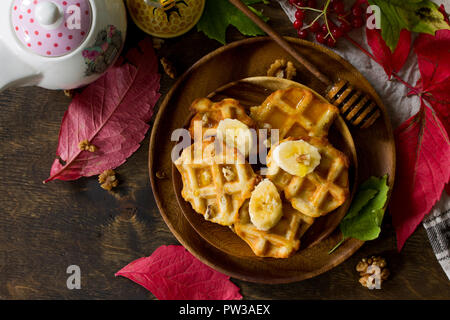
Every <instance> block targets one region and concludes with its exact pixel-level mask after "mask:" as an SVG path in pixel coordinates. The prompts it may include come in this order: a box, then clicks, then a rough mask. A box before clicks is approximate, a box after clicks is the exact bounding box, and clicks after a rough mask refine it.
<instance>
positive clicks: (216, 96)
mask: <svg viewBox="0 0 450 320" xmlns="http://www.w3.org/2000/svg"><path fill="white" fill-rule="evenodd" d="M289 87H305V86H303V85H301V84H299V83H297V82H294V81H289V80H285V79H279V78H273V77H252V78H247V79H242V80H239V81H235V82H232V83H230V84H227V85H225V86H223V87H222V88H219V89H217V90H215V91H214V92H213V93H211V94H209V95H208V98H210V99H211V100H213V101H220V100H222V99H225V98H234V99H237V100H238V101H240V102H241V104H242V105H243V106H244V107H245V108H247V109H248V108H250V107H252V106H256V105H260V104H261V103H262V102H263V101H264V100H265V99H266V97H267V96H268V95H270V94H271V93H272V92H274V91H276V90H278V89H287V88H289ZM308 89H309V88H308ZM314 93H315V94H316V96H317V97H318V98H319V99H322V100H324V101H326V100H325V98H323V97H322V96H320V95H319V94H318V93H316V92H314ZM190 118H191V117H189V118H188V119H187V120H189V119H190ZM186 127H187V126H186ZM329 139H330V142H331V143H332V144H333V146H335V147H336V148H338V149H339V150H341V151H342V152H344V153H345V154H346V155H347V156H348V158H349V159H350V172H349V181H350V192H351V197H350V198H349V199H348V200H347V201H346V202H345V203H344V204H343V205H342V206H340V207H339V208H338V209H336V210H335V211H333V212H331V213H329V214H328V215H326V216H324V217H322V218H319V219H317V220H316V221H315V222H314V224H313V226H312V227H311V228H310V229H309V230H308V232H307V233H306V234H305V235H304V236H303V237H302V240H301V248H300V250H302V249H305V248H309V247H311V246H313V245H316V244H317V243H319V242H320V241H321V240H323V239H325V238H326V237H328V236H329V235H330V233H331V232H333V230H334V229H335V228H336V227H337V226H338V225H339V223H340V221H341V220H342V218H343V217H344V215H345V213H346V212H347V210H348V207H349V206H350V203H351V200H352V196H353V191H354V190H355V188H354V186H355V185H356V174H355V173H356V172H357V170H356V168H357V157H356V149H355V145H354V142H353V138H352V136H351V134H350V131H349V129H348V127H347V125H346V124H345V122H344V120H343V119H342V118H341V117H340V116H339V117H338V118H337V119H336V121H335V123H334V124H333V126H332V127H331V129H330V133H329ZM172 177H173V185H174V191H175V195H176V197H177V200H178V203H179V205H180V208H181V210H182V211H183V213H184V215H185V217H186V219H187V220H188V221H189V223H190V224H191V225H192V227H193V228H194V229H195V231H197V233H198V234H199V235H200V236H201V237H202V238H203V239H205V240H206V241H208V242H209V243H210V244H211V245H213V246H215V247H216V248H217V249H220V250H222V251H224V252H226V253H227V254H230V255H233V256H237V257H247V258H249V259H259V258H258V257H257V256H256V255H255V254H254V253H253V251H252V250H251V249H250V247H249V246H248V245H247V243H245V241H243V240H242V239H241V238H239V237H238V236H237V235H236V234H235V233H234V232H232V231H231V230H230V229H229V228H227V227H224V226H220V225H218V224H215V223H212V222H209V221H206V220H205V219H204V218H203V216H202V215H200V214H198V213H197V212H195V211H194V210H193V209H192V206H191V205H190V204H189V203H188V202H186V201H185V200H184V199H183V197H182V196H181V190H182V188H183V183H182V179H181V175H180V173H179V172H178V170H177V169H176V167H175V165H173V166H172ZM296 254H299V252H297V253H296Z"/></svg>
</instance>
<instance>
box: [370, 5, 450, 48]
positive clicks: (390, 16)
mask: <svg viewBox="0 0 450 320" xmlns="http://www.w3.org/2000/svg"><path fill="white" fill-rule="evenodd" d="M368 1H369V4H371V5H377V6H378V7H379V8H380V10H381V36H382V37H383V39H384V41H386V44H387V46H388V47H389V48H390V49H391V51H392V52H393V51H394V50H395V48H396V47H397V43H398V40H399V38H400V31H401V30H402V29H407V30H409V31H412V32H417V33H428V34H431V35H434V34H435V32H436V31H437V30H440V29H450V27H449V25H448V24H447V23H446V22H445V20H444V15H443V14H442V13H440V12H439V10H438V9H439V7H438V5H437V4H435V3H433V2H432V1H430V0H368Z"/></svg>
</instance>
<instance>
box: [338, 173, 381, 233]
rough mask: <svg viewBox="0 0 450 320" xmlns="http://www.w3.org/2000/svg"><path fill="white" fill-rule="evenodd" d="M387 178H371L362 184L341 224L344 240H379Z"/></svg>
mask: <svg viewBox="0 0 450 320" xmlns="http://www.w3.org/2000/svg"><path fill="white" fill-rule="evenodd" d="M386 182H387V176H384V177H382V178H376V177H371V178H369V179H368V180H367V181H366V182H364V183H363V184H361V186H360V187H359V190H358V193H357V194H356V196H355V199H354V200H353V203H352V205H351V207H350V209H349V211H348V213H347V215H346V216H345V217H344V219H343V220H342V222H341V224H340V228H341V231H342V234H343V236H344V238H356V239H359V240H363V241H367V240H373V239H376V238H378V235H379V234H380V231H381V229H380V226H381V222H382V221H383V215H384V205H385V204H386V200H387V193H388V191H389V187H388V186H387V184H386Z"/></svg>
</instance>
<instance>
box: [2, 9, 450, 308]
mask: <svg viewBox="0 0 450 320" xmlns="http://www.w3.org/2000/svg"><path fill="white" fill-rule="evenodd" d="M263 8H265V14H266V15H268V16H269V17H270V18H271V24H272V25H273V26H274V27H275V28H276V29H277V30H278V31H279V32H281V33H282V34H285V35H295V31H294V29H293V28H292V27H291V24H290V23H289V21H288V20H287V18H286V17H285V15H284V13H283V12H282V11H281V9H280V8H279V6H278V4H277V3H276V2H274V1H272V4H270V5H268V6H263ZM129 35H130V37H129V39H128V43H127V46H133V45H134V44H136V43H137V41H138V40H139V39H141V38H143V37H144V36H145V35H144V34H142V33H141V32H139V31H138V30H137V29H136V28H135V27H134V26H130V32H129ZM241 38H243V36H242V35H240V34H239V33H238V32H237V31H236V30H231V29H230V32H229V33H228V40H229V41H233V40H238V39H241ZM219 46H220V44H219V43H217V42H215V41H213V40H209V39H207V38H206V37H205V36H204V35H203V34H200V33H197V32H196V31H195V30H193V31H191V32H189V33H188V34H186V35H184V36H182V37H180V38H177V39H173V40H169V41H166V42H165V44H164V46H163V48H162V49H161V50H160V51H159V52H158V54H159V55H161V56H166V57H168V58H169V60H171V61H173V62H174V63H175V64H176V67H177V69H178V71H179V72H182V71H184V70H186V69H187V68H188V67H189V66H191V65H192V64H193V63H194V62H195V61H196V60H198V59H199V58H200V57H202V56H203V55H205V54H206V53H208V52H210V51H212V50H214V49H215V48H217V47H219ZM173 82H174V81H173V80H171V79H169V78H168V77H167V76H164V77H163V79H162V83H161V85H162V89H161V91H162V94H165V93H167V92H168V90H169V89H170V87H171V85H172V84H173ZM69 103H70V99H69V98H67V97H66V96H65V95H64V93H63V92H62V91H48V90H44V89H40V88H27V89H25V88H21V89H13V90H8V91H6V92H4V93H2V94H0V108H1V109H0V110H1V116H0V183H1V192H0V207H1V208H2V209H1V214H0V298H1V299H154V297H153V295H152V294H151V293H149V292H148V291H147V290H145V289H144V288H142V287H140V286H138V285H136V284H134V283H132V282H131V281H129V280H127V279H125V278H115V277H114V273H115V272H116V271H118V270H119V269H120V268H122V267H123V266H125V265H126V264H128V263H129V262H131V261H132V260H134V259H137V258H140V257H143V256H149V255H150V254H151V253H152V252H153V251H154V250H155V249H156V248H157V247H159V246H161V245H167V244H177V241H176V239H175V238H174V236H173V235H172V234H171V233H170V231H169V229H168V228H167V226H166V225H165V224H164V222H163V220H162V218H161V216H160V215H159V212H158V209H157V207H156V204H155V201H154V198H153V195H152V191H151V188H150V182H149V178H148V169H147V168H148V167H147V155H148V143H149V139H148V136H149V135H147V138H146V139H145V140H144V141H143V143H142V147H141V148H140V149H139V150H138V151H137V152H136V153H135V154H134V155H133V156H132V157H131V158H130V159H129V160H128V161H127V162H126V164H124V165H123V166H121V167H120V168H118V170H117V172H118V176H119V179H120V181H121V184H120V187H119V188H118V189H117V192H116V193H108V192H106V191H104V190H103V189H101V188H100V186H99V184H98V182H97V179H96V178H95V177H93V178H83V179H80V180H78V181H75V182H61V181H56V182H51V183H49V184H47V185H44V184H42V181H43V180H44V179H45V178H47V177H48V174H49V171H50V166H51V164H52V162H53V159H54V157H55V150H56V147H57V142H58V132H59V127H60V123H61V119H62V116H63V114H64V111H65V110H66V108H67V106H68V104H69ZM373 254H381V255H383V256H384V257H386V258H387V260H388V263H389V268H390V270H391V273H392V276H391V278H390V280H389V281H387V282H385V283H384V284H383V289H382V290H373V291H370V290H368V289H366V288H363V287H362V286H361V285H360V284H359V283H358V275H357V273H356V271H355V265H356V264H357V262H358V261H359V260H360V259H361V258H363V257H366V256H368V255H373ZM69 265H78V266H80V268H81V286H82V287H81V289H80V290H68V289H67V287H66V280H67V277H68V276H69V275H68V274H67V273H66V269H67V267H68V266H69ZM233 282H234V283H236V284H237V285H238V286H239V287H240V288H241V292H242V294H243V296H244V298H245V299H449V298H450V285H449V281H448V279H447V278H446V276H445V274H444V272H443V271H442V269H441V267H440V266H439V264H438V262H437V260H436V258H435V256H434V255H433V251H432V250H431V246H430V243H429V241H428V238H427V236H426V233H425V230H424V229H423V227H421V226H419V228H418V230H417V231H416V232H415V233H414V235H413V236H412V237H411V238H410V239H409V240H408V242H407V243H406V246H405V248H404V249H403V251H402V252H401V253H397V251H396V244H395V233H394V231H393V228H392V225H391V222H390V216H389V215H387V216H386V218H385V222H384V225H383V232H382V234H381V236H380V238H379V239H378V240H375V241H371V242H368V243H366V244H365V245H364V246H363V247H362V248H361V249H360V250H359V251H358V252H357V253H356V254H355V255H354V256H353V257H351V258H350V259H348V260H347V261H345V262H344V263H342V264H341V265H340V266H338V267H336V268H335V269H333V270H331V271H329V272H327V273H325V274H323V275H321V276H319V277H316V278H314V279H310V280H306V281H303V282H299V283H292V284H285V285H270V286H268V285H259V284H253V283H246V282H243V281H238V280H233Z"/></svg>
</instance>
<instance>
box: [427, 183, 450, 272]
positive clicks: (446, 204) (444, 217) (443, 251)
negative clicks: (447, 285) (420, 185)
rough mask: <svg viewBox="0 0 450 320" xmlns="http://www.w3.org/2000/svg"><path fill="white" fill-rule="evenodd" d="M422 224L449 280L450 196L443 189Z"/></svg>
mask: <svg viewBox="0 0 450 320" xmlns="http://www.w3.org/2000/svg"><path fill="white" fill-rule="evenodd" d="M422 224H423V226H424V227H425V230H426V231H427V234H428V238H429V239H430V243H431V247H432V248H433V251H434V254H435V255H436V258H437V259H438V261H439V263H440V264H441V266H442V269H444V271H445V273H446V274H447V277H448V279H449V280H450V196H448V195H447V194H446V192H445V191H444V192H443V195H442V199H441V200H440V201H439V202H438V203H437V204H436V205H435V206H434V208H433V210H432V211H431V212H430V214H429V215H427V216H426V217H425V219H423V222H422Z"/></svg>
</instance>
